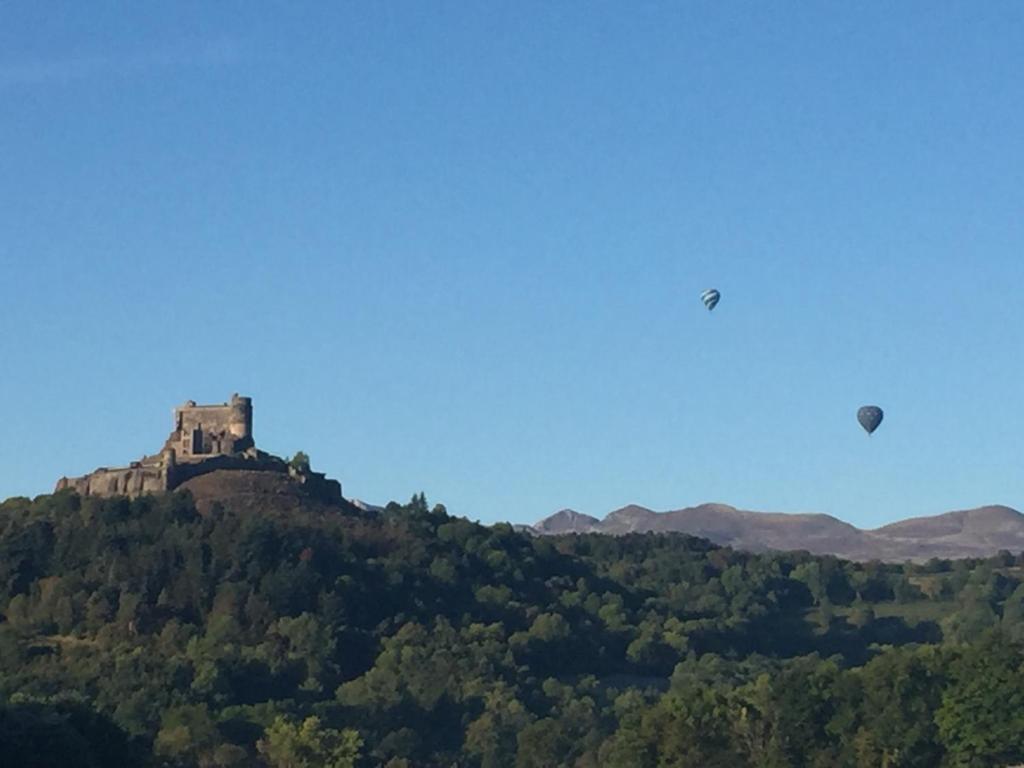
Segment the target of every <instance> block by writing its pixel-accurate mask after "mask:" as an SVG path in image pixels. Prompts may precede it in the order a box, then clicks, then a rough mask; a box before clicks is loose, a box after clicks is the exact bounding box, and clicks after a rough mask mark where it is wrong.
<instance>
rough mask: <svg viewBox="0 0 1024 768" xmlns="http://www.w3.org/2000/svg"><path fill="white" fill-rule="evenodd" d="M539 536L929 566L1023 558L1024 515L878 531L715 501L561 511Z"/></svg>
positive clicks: (944, 516)
mask: <svg viewBox="0 0 1024 768" xmlns="http://www.w3.org/2000/svg"><path fill="white" fill-rule="evenodd" d="M532 530H533V531H534V532H535V533H538V534H543V535H559V534H568V533H604V534H609V535H612V536H621V535H624V534H627V533H686V534H689V535H691V536H700V537H702V538H706V539H709V540H710V541H712V542H714V543H715V544H720V545H724V546H730V547H733V548H734V549H743V550H749V551H752V552H763V551H767V550H780V551H787V550H807V551H808V552H811V553H813V554H816V555H836V556H837V557H842V558H845V559H849V560H861V561H864V560H883V561H890V562H899V561H903V560H914V561H921V560H928V559H930V558H933V557H937V558H948V559H955V558H961V557H988V556H991V555H993V554H995V553H996V552H998V551H1000V550H1009V551H1014V552H1015V551H1024V514H1022V513H1021V512H1019V511H1018V510H1016V509H1013V508H1012V507H1008V506H1005V505H1001V504H988V505H983V506H980V507H975V508H973V509H962V510H954V511H952V512H944V513H941V514H937V515H927V516H920V517H912V518H907V519H905V520H897V521H895V522H893V523H888V524H886V525H883V526H880V527H878V528H872V529H866V528H865V529H862V528H858V527H856V526H854V525H852V524H851V523H847V522H846V521H844V520H840V519H839V518H837V517H833V516H832V515H828V514H824V513H785V512H756V511H752V510H743V509H737V508H736V507H733V506H730V505H728V504H722V503H718V502H708V503H704V504H698V505H696V506H692V507H684V508H681V509H673V510H666V511H664V512H656V511H654V510H652V509H649V508H647V507H644V506H641V505H639V504H628V505H626V506H624V507H620V508H618V509H615V510H613V511H611V512H609V513H608V514H607V515H606V516H605V517H604V518H603V519H599V518H596V517H593V516H592V515H586V514H583V513H581V512H578V511H576V510H573V509H562V510H559V511H558V512H556V513H555V514H553V515H549V516H548V517H546V518H544V519H543V520H540V521H539V522H538V523H536V524H534V525H533V526H532Z"/></svg>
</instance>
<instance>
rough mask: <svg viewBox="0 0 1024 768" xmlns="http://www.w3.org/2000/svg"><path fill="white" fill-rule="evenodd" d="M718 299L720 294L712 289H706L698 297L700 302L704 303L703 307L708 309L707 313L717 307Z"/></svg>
mask: <svg viewBox="0 0 1024 768" xmlns="http://www.w3.org/2000/svg"><path fill="white" fill-rule="evenodd" d="M720 298H722V294H720V293H719V292H718V291H716V290H715V289H714V288H708V289H707V290H706V291H704V293H702V294H701V295H700V300H701V301H703V302H704V306H705V307H707V308H708V312H710V311H711V310H712V309H714V308H715V307H716V306H717V305H718V300H719V299H720Z"/></svg>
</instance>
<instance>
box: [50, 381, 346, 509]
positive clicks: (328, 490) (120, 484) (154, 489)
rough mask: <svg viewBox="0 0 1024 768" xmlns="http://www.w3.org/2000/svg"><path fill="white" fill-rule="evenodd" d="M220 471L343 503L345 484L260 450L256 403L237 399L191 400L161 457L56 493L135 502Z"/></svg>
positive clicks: (60, 484)
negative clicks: (294, 484)
mask: <svg viewBox="0 0 1024 768" xmlns="http://www.w3.org/2000/svg"><path fill="white" fill-rule="evenodd" d="M217 470H248V471H259V472H277V473H282V474H286V475H289V476H290V477H291V478H292V479H294V480H296V481H298V482H300V483H304V484H309V485H310V486H311V487H315V488H316V490H317V492H318V494H319V495H320V496H323V497H325V498H329V499H337V500H340V499H341V484H340V483H338V482H337V481H336V480H328V479H327V478H326V477H325V476H324V475H323V474H321V473H319V472H311V471H310V470H309V468H308V467H293V466H290V465H289V464H288V463H287V462H285V461H284V459H281V458H279V457H277V456H273V455H271V454H269V453H264V452H263V451H260V450H258V449H257V448H256V443H255V441H254V440H253V436H252V398H249V397H241V396H240V395H238V394H234V395H232V396H231V400H230V401H229V402H227V403H224V404H223V405H196V403H195V401H193V400H189V401H188V402H186V403H185V404H184V405H181V406H179V407H177V408H175V409H174V431H172V432H171V434H170V436H169V437H168V438H167V441H166V442H165V443H164V446H163V449H162V450H161V451H160V453H157V454H154V455H152V456H144V457H142V458H141V459H139V460H138V461H133V462H132V463H131V464H129V465H128V466H127V467H117V468H108V467H100V468H99V469H97V470H96V471H95V472H91V473H89V474H88V475H84V476H83V477H73V478H68V477H62V478H61V479H60V480H58V481H57V487H56V490H57V491H61V490H64V489H68V488H70V489H72V490H75V491H77V492H78V493H79V494H81V495H82V496H129V497H136V496H141V495H143V494H146V493H164V492H166V491H173V490H174V489H175V488H177V487H178V486H180V485H181V484H182V483H185V482H187V481H188V480H191V479H192V478H194V477H199V476H200V475H205V474H208V473H210V472H215V471H217ZM311 489H312V488H311Z"/></svg>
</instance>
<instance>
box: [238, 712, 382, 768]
mask: <svg viewBox="0 0 1024 768" xmlns="http://www.w3.org/2000/svg"><path fill="white" fill-rule="evenodd" d="M362 744H363V743H362V739H360V737H359V734H358V733H357V732H356V731H353V730H350V729H345V730H342V731H338V730H335V729H333V728H326V727H324V726H323V725H322V724H321V722H320V719H319V718H317V717H307V718H306V719H305V720H303V721H302V722H301V723H295V722H291V721H289V720H287V719H285V718H283V717H278V718H277V719H275V720H274V722H273V723H271V724H270V725H269V726H268V727H267V729H266V731H264V734H263V738H262V739H260V741H259V742H258V743H257V745H256V748H257V750H258V751H259V753H260V754H261V755H263V757H264V758H265V759H266V761H267V763H268V764H269V765H270V766H271V768H354V766H355V765H356V761H357V760H358V759H359V750H360V749H361V748H362Z"/></svg>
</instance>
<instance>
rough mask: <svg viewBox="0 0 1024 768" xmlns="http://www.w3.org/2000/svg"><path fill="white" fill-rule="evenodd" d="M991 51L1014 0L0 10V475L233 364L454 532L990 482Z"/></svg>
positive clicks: (258, 402)
mask: <svg viewBox="0 0 1024 768" xmlns="http://www.w3.org/2000/svg"><path fill="white" fill-rule="evenodd" d="M1022 40H1024V5H1021V4H1020V3H1018V2H986V3H978V2H962V3H957V2H944V3H934V2H901V3H880V2H879V3H839V2H832V3H753V2H751V3H732V2H706V3H697V2H690V3H660V4H658V3H604V2H594V3H589V2H588V3H583V2H579V3H573V2H564V3H549V2H536V3H533V2H524V1H523V0H515V2H508V3H498V2H488V3H470V2H449V3H446V2H429V3H417V2H401V3H397V2H392V3H388V2H380V3H377V2H373V3H371V2H366V3H315V4H314V3H307V4H301V3H299V4H293V3H234V4H232V3H227V2H225V3H216V4H214V3H207V2H200V3H186V2H175V3H164V4H153V3H147V4H134V3H99V2H97V3H79V2H68V3H64V4H61V3H45V4H43V3H29V2H20V3H4V4H2V5H0V286H2V297H3V315H2V325H0V498H3V497H6V496H10V495H15V494H25V495H35V494H38V493H44V492H49V491H50V490H51V488H52V486H53V483H54V481H55V480H56V479H57V478H58V477H59V476H60V475H62V474H69V475H71V474H82V473H85V472H87V471H90V470H92V469H94V468H95V467H97V466H102V465H110V466H115V465H119V464H124V463H126V462H128V461H129V460H132V459H135V458H137V457H139V456H141V455H142V454H143V453H147V452H152V451H154V450H156V449H158V447H159V446H160V445H161V444H162V442H163V440H164V438H165V437H166V435H167V433H168V432H169V430H170V428H171V408H172V406H173V405H175V404H178V403H180V402H182V401H184V400H186V399H190V398H191V399H195V400H197V401H200V402H222V401H224V400H225V399H227V398H228V397H229V396H230V394H231V393H232V392H235V391H238V392H241V393H243V394H248V395H251V396H252V397H253V398H254V405H255V414H256V427H255V432H256V438H257V442H258V444H259V445H260V446H261V447H263V448H264V449H265V450H269V451H272V452H274V453H278V454H291V453H292V452H294V451H296V450H300V449H301V450H304V451H306V452H307V453H309V455H310V456H311V458H312V460H313V466H314V468H315V469H319V470H322V471H326V472H327V473H328V474H329V475H331V476H335V477H338V478H339V479H341V481H342V483H343V486H344V489H345V493H346V495H349V496H355V497H360V498H363V499H366V500H369V501H372V502H386V501H387V500H389V499H393V498H394V499H407V498H408V497H409V496H410V495H411V494H412V493H414V492H418V491H420V490H423V491H425V492H426V494H427V497H428V500H429V501H431V502H437V501H440V502H443V503H445V504H446V505H447V506H448V508H449V510H450V511H451V512H453V513H456V514H460V515H466V516H469V517H472V518H478V519H481V520H483V521H485V522H490V521H496V520H512V521H516V522H527V521H530V522H532V521H534V520H536V519H538V518H540V517H542V516H544V515H546V514H549V513H551V512H553V511H555V510H556V509H559V508H561V507H567V506H568V507H573V508H575V509H577V510H580V511H583V512H587V513H590V514H595V515H603V514H605V513H606V512H608V511H609V510H611V509H614V508H616V507H618V506H621V505H623V504H626V503H629V502H637V503H641V504H644V505H646V506H649V507H652V508H654V509H672V508H679V507H682V506H688V505H691V504H696V503H700V502H703V501H720V502H725V503H731V504H733V505H736V506H740V507H744V508H748V509H761V510H773V511H789V512H796V511H819V512H827V513H830V514H834V515H836V516H839V517H842V518H844V519H846V520H849V521H851V522H853V523H855V524H858V525H861V526H874V525H879V524H882V523H884V522H888V521H890V520H893V519H896V518H899V517H904V516H909V515H919V514H933V513H938V512H943V511H948V510H950V509H957V508H964V507H970V506H976V505H980V504H984V503H996V502H998V503H1005V504H1009V505H1011V506H1015V507H1017V508H1024V471H1022V462H1024V458H1022V434H1024V354H1022V353H1024V319H1022V313H1021V307H1022V284H1024V210H1022V208H1024V141H1022V137H1024V45H1022V42H1021V41H1022ZM711 286H714V287H717V288H719V289H720V290H721V291H722V295H723V298H722V301H721V304H719V306H718V308H717V309H716V310H715V311H714V313H708V312H707V311H706V310H705V309H704V307H703V305H702V304H701V302H700V299H699V294H700V292H701V291H702V290H703V289H705V288H707V287H711ZM865 403H877V404H878V405H881V406H882V407H883V408H884V409H885V411H886V420H885V423H884V424H883V425H882V426H881V428H880V429H879V430H878V432H877V433H876V434H875V435H874V436H873V437H871V438H868V437H867V436H866V435H865V434H864V433H863V432H862V431H861V429H860V428H859V426H858V425H857V423H856V420H855V413H856V410H857V408H858V406H860V405H863V404H865Z"/></svg>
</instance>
